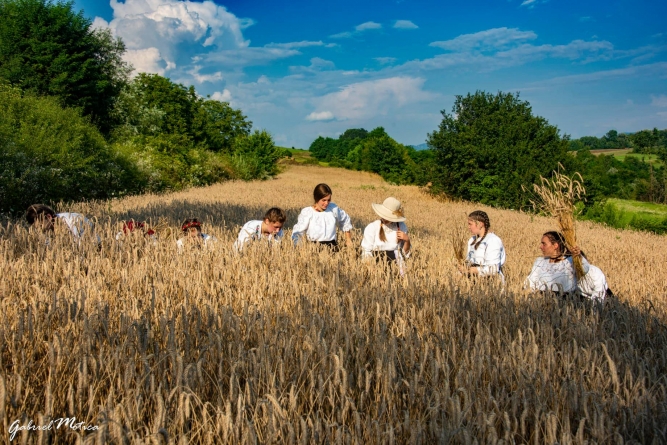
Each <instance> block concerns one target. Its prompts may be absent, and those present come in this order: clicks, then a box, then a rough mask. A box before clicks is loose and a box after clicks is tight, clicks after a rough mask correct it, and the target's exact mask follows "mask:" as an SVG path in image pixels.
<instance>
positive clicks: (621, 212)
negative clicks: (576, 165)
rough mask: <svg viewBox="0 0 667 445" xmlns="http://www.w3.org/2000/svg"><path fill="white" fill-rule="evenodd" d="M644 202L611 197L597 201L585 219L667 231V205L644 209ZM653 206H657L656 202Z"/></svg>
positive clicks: (632, 227)
mask: <svg viewBox="0 0 667 445" xmlns="http://www.w3.org/2000/svg"><path fill="white" fill-rule="evenodd" d="M644 205H646V204H644V203H641V202H637V201H624V200H620V199H610V200H604V201H600V202H596V203H595V205H593V206H592V207H590V208H589V209H588V210H587V211H586V212H585V213H584V215H583V219H587V220H591V221H597V222H601V223H604V224H606V225H608V226H611V227H615V228H617V229H633V230H643V231H647V232H654V233H658V234H664V233H667V206H665V205H662V206H659V207H661V208H658V209H657V210H656V209H643V208H642V207H644ZM652 207H656V205H655V204H653V205H652Z"/></svg>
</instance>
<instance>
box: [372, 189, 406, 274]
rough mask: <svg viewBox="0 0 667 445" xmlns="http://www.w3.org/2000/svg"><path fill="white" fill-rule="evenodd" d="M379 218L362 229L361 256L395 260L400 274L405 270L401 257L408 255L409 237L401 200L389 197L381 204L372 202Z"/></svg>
mask: <svg viewBox="0 0 667 445" xmlns="http://www.w3.org/2000/svg"><path fill="white" fill-rule="evenodd" d="M372 207H373V210H374V211H375V213H377V215H378V216H379V217H380V219H378V220H375V221H373V222H372V223H370V224H369V225H367V226H366V228H365V229H364V239H363V240H362V241H361V249H362V256H363V257H364V258H370V257H373V256H374V257H376V258H377V260H378V261H379V260H381V259H383V260H385V261H386V262H389V263H391V262H396V264H398V266H399V269H400V271H401V274H403V273H404V272H405V269H404V264H403V259H404V258H408V257H409V256H410V248H411V245H410V237H409V236H408V227H407V226H406V225H405V216H404V214H403V207H402V206H401V202H400V201H399V200H398V199H396V198H394V197H389V198H387V199H385V200H384V202H383V203H382V204H372Z"/></svg>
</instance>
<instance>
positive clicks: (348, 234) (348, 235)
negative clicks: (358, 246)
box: [344, 232, 352, 247]
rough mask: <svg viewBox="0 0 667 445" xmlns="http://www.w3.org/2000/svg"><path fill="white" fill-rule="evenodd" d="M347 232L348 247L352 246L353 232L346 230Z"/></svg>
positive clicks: (346, 243)
mask: <svg viewBox="0 0 667 445" xmlns="http://www.w3.org/2000/svg"><path fill="white" fill-rule="evenodd" d="M344 233H345V245H346V246H347V247H352V233H350V232H344Z"/></svg>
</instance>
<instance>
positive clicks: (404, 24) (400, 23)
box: [394, 20, 419, 29]
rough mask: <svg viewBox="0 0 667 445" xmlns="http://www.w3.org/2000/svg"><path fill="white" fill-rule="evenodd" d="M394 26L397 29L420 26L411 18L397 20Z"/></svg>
mask: <svg viewBox="0 0 667 445" xmlns="http://www.w3.org/2000/svg"><path fill="white" fill-rule="evenodd" d="M394 28H397V29H417V28H419V26H417V25H415V24H414V23H412V22H411V21H410V20H396V22H395V23H394Z"/></svg>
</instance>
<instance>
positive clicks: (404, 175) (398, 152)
mask: <svg viewBox="0 0 667 445" xmlns="http://www.w3.org/2000/svg"><path fill="white" fill-rule="evenodd" d="M346 160H347V161H348V162H349V163H350V164H351V166H352V168H355V169H357V170H364V171H370V172H373V173H378V174H380V175H381V176H382V177H383V178H385V179H386V180H388V181H390V182H395V183H411V182H412V180H413V178H412V174H413V166H414V161H413V160H412V159H411V158H410V155H409V151H408V148H407V147H406V146H404V145H402V144H399V143H398V142H396V141H395V140H393V139H392V138H391V137H389V135H388V134H387V132H386V131H385V130H384V128H382V127H378V128H376V129H374V130H373V131H371V132H370V133H368V136H367V137H366V138H365V139H363V140H361V141H360V143H359V144H358V145H357V146H356V147H355V148H354V149H353V150H351V151H350V152H349V153H348V155H347V157H346Z"/></svg>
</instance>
